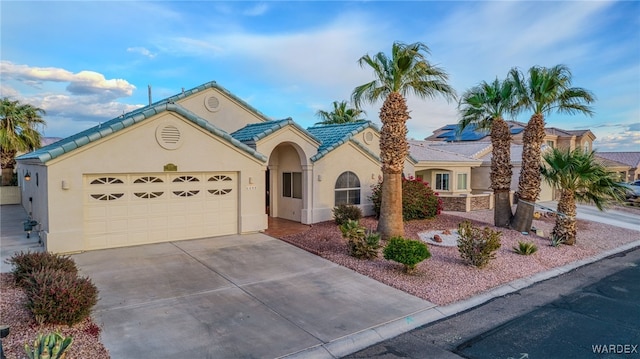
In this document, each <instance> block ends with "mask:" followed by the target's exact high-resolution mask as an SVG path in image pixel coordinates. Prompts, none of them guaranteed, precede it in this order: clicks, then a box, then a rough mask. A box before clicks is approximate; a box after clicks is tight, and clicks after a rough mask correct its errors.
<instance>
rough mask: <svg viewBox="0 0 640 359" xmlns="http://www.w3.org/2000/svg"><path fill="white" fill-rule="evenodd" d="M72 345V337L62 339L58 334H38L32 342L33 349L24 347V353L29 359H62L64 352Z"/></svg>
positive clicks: (26, 345) (27, 346) (64, 355)
mask: <svg viewBox="0 0 640 359" xmlns="http://www.w3.org/2000/svg"><path fill="white" fill-rule="evenodd" d="M72 343H73V338H72V337H70V336H69V337H63V336H62V334H60V333H57V332H55V333H49V334H47V335H44V334H42V333H40V334H38V337H37V338H36V339H35V340H34V341H33V349H32V348H31V347H30V346H29V344H25V345H24V351H25V352H26V353H27V357H28V358H29V359H64V358H65V357H66V355H67V353H66V350H67V349H69V347H70V346H71V344H72Z"/></svg>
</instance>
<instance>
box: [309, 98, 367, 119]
mask: <svg viewBox="0 0 640 359" xmlns="http://www.w3.org/2000/svg"><path fill="white" fill-rule="evenodd" d="M348 106H349V105H348V104H347V101H340V102H338V101H333V111H331V112H327V111H323V110H318V112H316V116H318V117H319V118H320V119H322V121H320V122H316V125H334V124H340V123H349V122H357V121H362V120H363V119H362V118H360V116H361V115H363V114H365V112H364V111H363V110H361V109H359V108H351V107H348Z"/></svg>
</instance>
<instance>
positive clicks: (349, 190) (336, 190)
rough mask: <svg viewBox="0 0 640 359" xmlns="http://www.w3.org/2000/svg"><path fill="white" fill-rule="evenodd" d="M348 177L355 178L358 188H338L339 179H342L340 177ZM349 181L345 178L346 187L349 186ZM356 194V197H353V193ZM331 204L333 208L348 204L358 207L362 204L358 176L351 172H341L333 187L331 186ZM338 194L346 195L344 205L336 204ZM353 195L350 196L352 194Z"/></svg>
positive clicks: (360, 185)
mask: <svg viewBox="0 0 640 359" xmlns="http://www.w3.org/2000/svg"><path fill="white" fill-rule="evenodd" d="M344 175H346V176H349V175H352V176H353V177H355V183H354V184H357V185H358V187H340V188H338V182H339V181H340V179H341V178H342V176H344ZM349 182H350V179H349V178H347V185H349V184H350V183H349ZM356 192H357V195H355V193H356ZM333 193H334V196H333V204H334V206H338V205H341V204H348V205H360V204H362V184H361V182H360V177H358V175H357V174H356V173H355V172H353V171H344V172H342V173H341V174H340V175H339V176H338V178H336V182H335V185H334V186H333ZM338 193H346V194H347V201H346V203H338V198H337V197H338ZM352 193H353V195H350V194H352Z"/></svg>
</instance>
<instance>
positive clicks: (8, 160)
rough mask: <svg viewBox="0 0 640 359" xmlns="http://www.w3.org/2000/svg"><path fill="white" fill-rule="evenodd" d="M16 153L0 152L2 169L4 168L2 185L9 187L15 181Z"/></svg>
mask: <svg viewBox="0 0 640 359" xmlns="http://www.w3.org/2000/svg"><path fill="white" fill-rule="evenodd" d="M15 157H16V151H6V150H4V149H2V150H0V167H2V185H3V186H8V185H10V184H11V180H12V179H13V169H14V168H15V166H16V160H15Z"/></svg>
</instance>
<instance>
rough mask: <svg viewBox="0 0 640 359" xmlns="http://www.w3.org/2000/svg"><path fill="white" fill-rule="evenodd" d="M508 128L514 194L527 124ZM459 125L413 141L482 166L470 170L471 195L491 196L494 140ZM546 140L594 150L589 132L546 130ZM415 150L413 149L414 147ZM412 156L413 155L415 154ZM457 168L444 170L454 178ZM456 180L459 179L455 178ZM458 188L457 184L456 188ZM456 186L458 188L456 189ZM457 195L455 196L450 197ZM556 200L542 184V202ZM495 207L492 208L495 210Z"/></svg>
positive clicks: (472, 127)
mask: <svg viewBox="0 0 640 359" xmlns="http://www.w3.org/2000/svg"><path fill="white" fill-rule="evenodd" d="M507 123H508V124H509V128H510V132H511V136H512V145H511V164H512V166H513V169H512V170H513V176H512V180H511V190H512V191H513V192H515V191H517V190H518V177H519V176H520V169H521V167H522V137H523V135H524V128H525V126H526V124H525V123H521V122H517V121H507ZM457 128H458V125H457V124H450V125H446V126H443V127H441V128H439V129H437V130H435V131H433V135H431V136H429V137H427V138H425V141H414V142H417V143H422V145H423V146H428V147H430V148H431V149H438V150H443V151H448V152H453V153H456V154H459V155H463V156H468V157H470V158H472V159H474V160H476V161H478V162H479V163H480V164H479V165H478V166H472V167H470V172H469V184H470V190H471V194H472V195H477V194H482V193H488V192H492V190H491V188H490V185H491V183H490V178H489V174H490V173H491V150H492V146H491V142H490V141H491V137H490V136H489V131H486V130H479V129H477V128H476V127H475V125H470V126H468V127H467V128H465V129H464V130H463V131H462V132H461V133H458V132H457ZM545 133H546V136H545V138H544V142H543V143H544V145H543V146H548V147H559V148H570V149H574V148H576V147H581V148H584V149H586V150H591V148H592V146H593V141H594V140H595V135H594V134H593V133H592V132H591V131H590V130H572V131H568V130H562V129H558V128H555V127H548V128H545ZM412 148H413V147H412ZM412 155H414V154H413V152H412ZM456 168H457V166H453V167H445V168H443V169H442V170H444V169H446V170H447V171H448V172H449V173H451V176H454V175H456V174H455V173H456ZM456 176H457V175H456ZM454 185H455V184H454ZM456 186H457V185H456ZM451 194H453V195H455V193H451ZM552 199H554V191H553V188H552V187H551V186H549V185H548V184H547V183H546V182H544V181H543V182H542V183H541V191H540V196H539V198H538V200H539V201H549V200H552ZM492 205H493V204H492V203H491V206H490V207H492Z"/></svg>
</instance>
